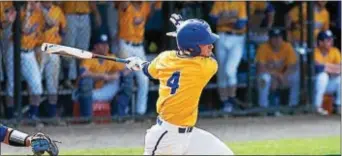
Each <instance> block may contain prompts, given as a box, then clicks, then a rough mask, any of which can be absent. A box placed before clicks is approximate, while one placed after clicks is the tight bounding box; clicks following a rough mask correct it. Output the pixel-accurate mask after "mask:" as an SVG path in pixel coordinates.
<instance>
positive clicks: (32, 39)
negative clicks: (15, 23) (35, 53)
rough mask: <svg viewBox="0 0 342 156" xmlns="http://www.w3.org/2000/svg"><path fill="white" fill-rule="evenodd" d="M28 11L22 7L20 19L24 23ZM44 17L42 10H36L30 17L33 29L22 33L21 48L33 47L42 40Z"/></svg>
mask: <svg viewBox="0 0 342 156" xmlns="http://www.w3.org/2000/svg"><path fill="white" fill-rule="evenodd" d="M25 17H26V11H25V10H24V9H23V8H22V9H21V12H20V19H21V21H22V23H24V21H25ZM44 23H45V21H44V17H43V13H42V12H41V11H38V10H35V11H33V12H32V14H31V16H30V17H29V18H28V24H29V25H31V26H32V27H31V31H30V32H29V33H28V34H24V33H22V36H21V48H23V49H33V48H35V47H36V46H37V45H38V44H39V43H41V41H42V32H43V28H44Z"/></svg>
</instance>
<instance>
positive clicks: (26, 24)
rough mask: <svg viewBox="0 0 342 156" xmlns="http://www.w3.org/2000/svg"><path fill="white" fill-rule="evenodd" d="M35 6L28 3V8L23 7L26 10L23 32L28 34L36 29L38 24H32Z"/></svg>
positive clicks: (23, 18)
mask: <svg viewBox="0 0 342 156" xmlns="http://www.w3.org/2000/svg"><path fill="white" fill-rule="evenodd" d="M34 7H35V6H33V4H32V3H27V5H26V8H22V10H24V11H23V12H22V16H23V17H22V20H23V27H22V32H23V33H24V34H26V35H29V34H31V33H33V32H35V31H36V29H37V28H38V25H33V24H30V17H31V16H33V10H34Z"/></svg>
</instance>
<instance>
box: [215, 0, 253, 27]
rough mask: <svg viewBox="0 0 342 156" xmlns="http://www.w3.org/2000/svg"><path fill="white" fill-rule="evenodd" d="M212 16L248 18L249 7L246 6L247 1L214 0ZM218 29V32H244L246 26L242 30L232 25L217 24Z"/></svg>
mask: <svg viewBox="0 0 342 156" xmlns="http://www.w3.org/2000/svg"><path fill="white" fill-rule="evenodd" d="M210 15H211V16H214V17H218V18H219V17H220V16H223V15H224V16H229V17H232V18H234V19H236V20H238V19H247V8H246V2H242V1H240V2H235V1H234V2H231V1H229V2H227V1H225V2H223V1H216V2H214V5H213V8H212V9H211V12H210ZM216 30H217V31H218V32H226V31H232V32H236V33H244V32H245V31H246V28H243V29H241V30H238V29H235V28H233V27H231V26H219V25H218V26H217V27H216Z"/></svg>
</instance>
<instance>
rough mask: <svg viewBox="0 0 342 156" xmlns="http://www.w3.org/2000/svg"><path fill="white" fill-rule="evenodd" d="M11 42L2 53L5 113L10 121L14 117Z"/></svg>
mask: <svg viewBox="0 0 342 156" xmlns="http://www.w3.org/2000/svg"><path fill="white" fill-rule="evenodd" d="M4 50H5V49H4ZM13 54H14V51H13V42H12V41H11V42H9V43H8V48H7V49H6V51H3V57H4V63H5V64H4V66H5V71H6V74H5V75H6V79H7V81H6V106H7V108H6V112H7V118H8V119H12V118H13V117H14V99H13V90H14V70H13V69H14V64H13Z"/></svg>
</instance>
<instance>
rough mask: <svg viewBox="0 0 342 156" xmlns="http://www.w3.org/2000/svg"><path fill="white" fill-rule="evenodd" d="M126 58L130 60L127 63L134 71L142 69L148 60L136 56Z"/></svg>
mask: <svg viewBox="0 0 342 156" xmlns="http://www.w3.org/2000/svg"><path fill="white" fill-rule="evenodd" d="M126 60H127V61H128V63H126V67H127V68H128V69H129V70H132V71H139V70H142V68H143V64H144V63H146V61H143V60H142V59H141V58H139V57H136V56H133V57H129V58H127V59H126Z"/></svg>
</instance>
